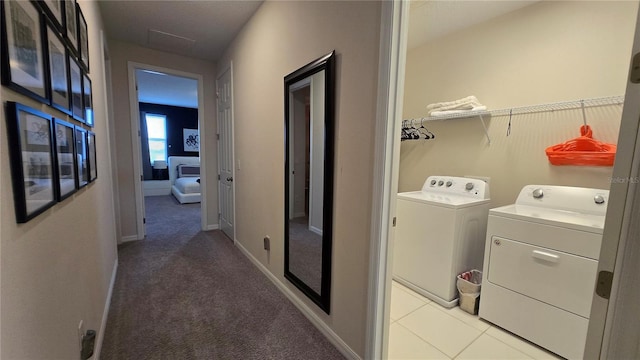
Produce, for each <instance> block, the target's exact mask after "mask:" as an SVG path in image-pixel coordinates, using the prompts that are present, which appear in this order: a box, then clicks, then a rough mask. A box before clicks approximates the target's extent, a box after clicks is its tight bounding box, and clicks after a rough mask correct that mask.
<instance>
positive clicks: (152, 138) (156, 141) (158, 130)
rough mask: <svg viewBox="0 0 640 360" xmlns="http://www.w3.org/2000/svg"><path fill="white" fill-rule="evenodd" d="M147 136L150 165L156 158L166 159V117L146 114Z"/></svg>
mask: <svg viewBox="0 0 640 360" xmlns="http://www.w3.org/2000/svg"><path fill="white" fill-rule="evenodd" d="M145 121H146V123H147V137H148V139H149V160H150V161H151V166H153V162H154V161H156V160H162V161H166V160H167V117H166V116H164V115H157V114H146V115H145Z"/></svg>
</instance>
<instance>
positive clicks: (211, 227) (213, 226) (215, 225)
mask: <svg viewBox="0 0 640 360" xmlns="http://www.w3.org/2000/svg"><path fill="white" fill-rule="evenodd" d="M218 229H220V224H213V225H207V228H206V229H204V231H211V230H218Z"/></svg>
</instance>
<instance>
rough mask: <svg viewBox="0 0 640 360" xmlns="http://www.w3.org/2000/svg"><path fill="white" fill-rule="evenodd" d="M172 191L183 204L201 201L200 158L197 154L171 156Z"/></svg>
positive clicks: (170, 178)
mask: <svg viewBox="0 0 640 360" xmlns="http://www.w3.org/2000/svg"><path fill="white" fill-rule="evenodd" d="M168 160H169V161H168V164H167V165H168V167H169V181H170V182H171V193H172V194H173V196H175V198H176V199H177V200H178V201H179V202H180V203H181V204H190V203H199V202H200V199H201V196H200V158H198V157H195V156H169V159H168Z"/></svg>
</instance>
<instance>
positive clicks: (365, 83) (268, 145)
mask: <svg viewBox="0 0 640 360" xmlns="http://www.w3.org/2000/svg"><path fill="white" fill-rule="evenodd" d="M380 6H381V3H380V2H365V1H351V2H341V1H337V2H331V1H300V2H298V1H293V2H288V1H267V2H264V3H263V4H262V6H261V7H260V9H258V11H257V12H256V14H255V15H254V16H253V17H252V18H251V19H250V20H249V22H248V23H247V24H246V25H245V27H244V28H243V30H242V31H241V33H240V34H239V35H238V36H237V37H236V39H235V40H234V41H233V43H232V44H231V46H230V48H229V49H227V50H226V52H225V55H224V56H223V58H222V59H220V60H219V61H218V63H219V64H221V68H222V67H224V66H226V65H225V64H228V63H229V62H230V61H233V69H234V74H233V77H234V84H233V89H234V115H235V119H234V121H235V134H236V138H235V156H236V164H235V165H236V172H235V177H234V184H235V187H236V219H235V220H236V240H237V241H238V242H239V243H240V244H241V245H242V246H243V247H244V248H245V249H247V250H248V251H249V252H250V253H251V254H252V255H253V256H254V257H255V258H256V259H257V260H258V261H259V262H260V263H261V264H262V265H264V266H265V267H266V268H267V269H268V271H269V272H270V273H271V274H272V275H273V276H274V277H276V278H277V279H278V280H279V281H280V282H282V283H284V284H285V286H287V287H288V288H289V289H290V290H291V291H292V292H294V293H295V294H296V296H297V297H298V298H299V299H300V301H304V302H305V304H307V306H309V308H311V309H313V311H314V313H315V315H316V316H317V317H318V318H320V319H321V321H322V322H323V323H324V324H325V325H326V326H327V327H329V328H330V329H331V330H332V331H333V332H334V333H336V334H337V335H338V336H339V337H340V338H341V339H342V340H343V341H344V342H345V343H346V344H347V345H348V346H349V347H350V348H351V349H352V350H353V351H355V352H356V353H357V354H359V355H360V356H361V357H363V356H364V348H365V333H366V311H367V309H366V308H367V284H368V266H369V265H368V259H369V236H370V225H371V213H370V211H371V198H372V194H371V192H372V179H371V173H372V171H373V133H374V124H375V110H376V84H377V70H378V66H377V65H378V48H379V34H380ZM334 49H335V50H336V54H337V57H336V60H337V61H336V68H337V69H336V70H337V71H336V136H335V150H336V157H335V159H336V163H335V166H334V168H335V175H334V180H333V181H334V184H335V192H334V205H333V208H334V219H333V224H334V231H333V259H332V273H333V276H332V288H331V314H330V315H327V314H325V313H324V312H323V311H322V310H320V309H319V308H318V307H317V306H315V305H314V304H313V303H312V302H311V301H309V300H308V299H307V298H306V297H305V296H304V295H303V294H302V293H301V292H299V291H298V290H297V289H296V288H295V287H294V286H292V285H291V284H290V283H289V282H288V281H287V280H286V279H285V278H284V276H283V274H284V248H283V246H284V240H283V239H284V230H283V228H284V225H283V224H284V220H285V213H284V175H285V171H284V150H285V149H284V95H283V94H284V91H283V90H284V84H283V79H284V77H285V76H286V75H287V74H289V73H291V72H293V71H295V70H297V69H298V68H300V67H302V66H304V65H306V64H307V63H309V62H310V61H312V60H315V59H317V58H319V57H320V56H323V55H325V54H327V53H329V52H330V51H331V50H334ZM239 134H242V135H239ZM356 139H357V140H356ZM325 221H327V219H325ZM265 235H269V236H270V237H271V251H265V250H264V249H263V242H262V238H263V237H264V236H265Z"/></svg>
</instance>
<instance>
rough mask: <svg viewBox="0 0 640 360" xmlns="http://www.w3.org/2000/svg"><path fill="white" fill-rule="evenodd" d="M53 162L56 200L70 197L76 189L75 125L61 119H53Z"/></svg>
mask: <svg viewBox="0 0 640 360" xmlns="http://www.w3.org/2000/svg"><path fill="white" fill-rule="evenodd" d="M53 133H54V135H55V136H54V144H55V149H56V151H55V153H56V156H55V164H56V172H57V174H58V176H57V179H56V194H57V199H58V201H63V200H64V199H66V198H68V197H70V196H71V195H73V193H75V192H76V191H77V189H78V164H77V157H76V153H75V146H76V141H75V134H76V132H75V126H74V125H73V124H71V123H69V122H66V121H64V120H61V119H55V123H54V128H53Z"/></svg>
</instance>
